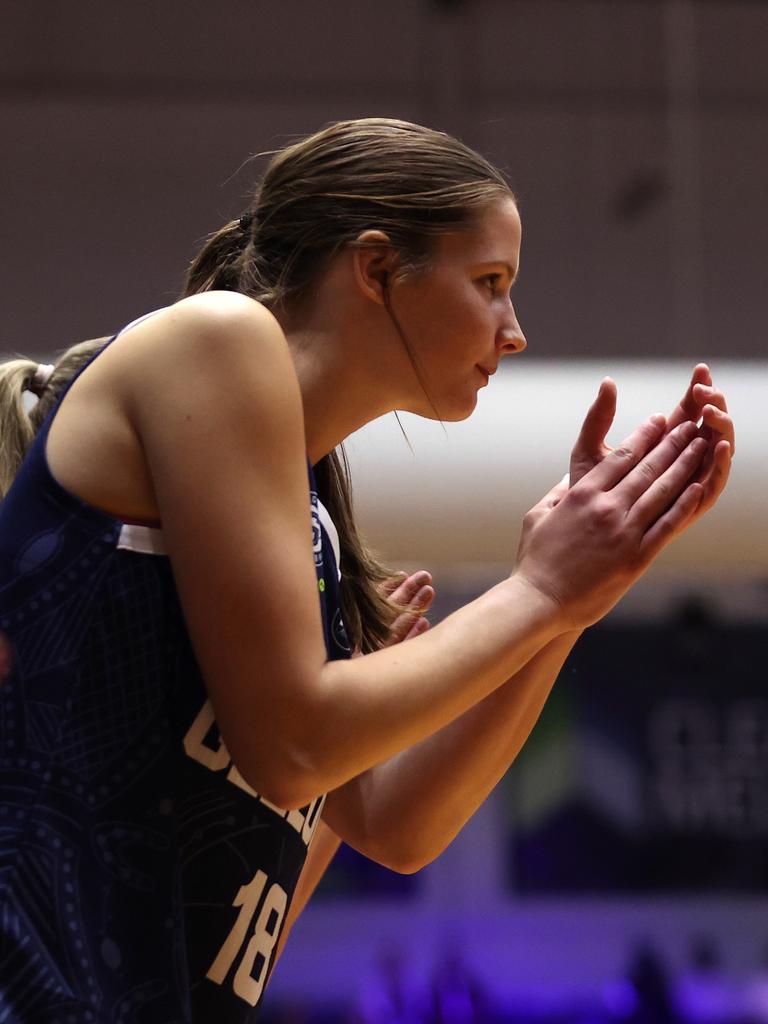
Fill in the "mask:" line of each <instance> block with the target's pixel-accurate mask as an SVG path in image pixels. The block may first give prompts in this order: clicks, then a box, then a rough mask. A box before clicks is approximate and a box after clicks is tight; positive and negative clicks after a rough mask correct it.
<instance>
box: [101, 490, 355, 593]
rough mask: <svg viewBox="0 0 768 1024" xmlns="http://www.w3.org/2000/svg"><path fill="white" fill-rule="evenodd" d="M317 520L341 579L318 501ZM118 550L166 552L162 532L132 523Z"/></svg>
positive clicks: (333, 537)
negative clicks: (331, 551)
mask: <svg viewBox="0 0 768 1024" xmlns="http://www.w3.org/2000/svg"><path fill="white" fill-rule="evenodd" d="M317 518H318V519H319V520H320V523H321V525H322V527H323V529H324V530H325V532H326V533H327V534H328V539H329V540H330V542H331V547H332V548H333V554H334V556H335V558H336V572H337V573H338V577H339V579H341V569H340V568H339V566H340V564H341V548H340V546H339V534H338V531H337V529H336V527H335V526H334V525H333V520H332V519H331V517H330V515H329V513H328V509H327V508H326V507H325V505H324V504H323V503H322V501H320V500H319V499H318V502H317ZM117 546H118V548H122V549H123V550H124V551H136V552H137V553H138V554H140V555H167V554H168V551H167V549H166V547H165V539H164V537H163V531H162V530H158V529H156V528H155V527H153V526H137V525H135V524H133V523H123V526H122V529H121V530H120V536H119V537H118V539H117Z"/></svg>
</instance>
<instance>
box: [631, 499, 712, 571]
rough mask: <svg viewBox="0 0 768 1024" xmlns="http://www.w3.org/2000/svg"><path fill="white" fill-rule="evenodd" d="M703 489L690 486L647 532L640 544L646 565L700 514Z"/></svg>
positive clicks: (641, 554)
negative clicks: (699, 508)
mask: <svg viewBox="0 0 768 1024" xmlns="http://www.w3.org/2000/svg"><path fill="white" fill-rule="evenodd" d="M702 492H703V488H702V486H701V484H698V483H692V484H689V485H688V486H687V487H686V488H685V490H684V491H683V493H682V494H681V495H680V496H679V497H678V499H677V501H676V502H675V503H674V505H672V507H671V508H670V509H669V510H668V511H667V512H665V513H664V515H662V516H660V517H659V518H658V519H657V520H656V522H655V523H654V524H653V526H652V527H651V528H650V529H649V530H648V531H647V532H646V534H645V536H644V537H643V540H642V542H641V544H640V556H641V558H642V560H643V562H645V563H646V564H647V563H649V562H651V561H653V559H654V558H655V557H656V555H658V554H659V552H660V551H661V550H662V549H663V548H664V547H665V546H666V545H667V544H668V543H669V542H670V540H672V538H673V537H675V536H676V535H677V534H678V533H680V532H681V531H682V530H684V529H685V527H686V526H687V525H688V524H689V523H690V522H692V521H693V518H694V517H695V515H696V513H697V512H698V507H699V503H700V502H701V498H702Z"/></svg>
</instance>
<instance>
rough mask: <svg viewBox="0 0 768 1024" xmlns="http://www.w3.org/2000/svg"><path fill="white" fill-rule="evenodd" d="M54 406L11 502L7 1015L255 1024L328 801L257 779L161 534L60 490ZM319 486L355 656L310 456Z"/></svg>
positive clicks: (1, 893)
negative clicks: (222, 719)
mask: <svg viewBox="0 0 768 1024" xmlns="http://www.w3.org/2000/svg"><path fill="white" fill-rule="evenodd" d="M81 372H82V371H81ZM54 414H55V410H54V413H52V414H51V416H50V417H49V419H48V420H47V422H46V423H45V424H44V426H43V428H42V429H41V431H40V433H39V434H38V436H37V438H36V440H35V442H34V443H33V445H32V448H31V450H30V452H29V454H28V456H27V458H26V459H25V461H24V464H23V465H22V468H21V470H20V472H19V474H18V476H17V478H16V480H15V482H14V484H13V486H12V488H11V490H10V492H9V493H8V495H7V497H6V499H5V500H4V501H3V503H2V505H1V506H0V1021H2V1022H3V1024H53V1022H54V1021H57V1022H61V1024H64V1022H67V1024H81V1022H82V1024H84V1022H89V1024H95V1022H99V1024H100V1022H107V1021H108V1022H110V1024H170V1022H174V1021H184V1022H194V1024H203V1022H206V1024H213V1022H216V1024H230V1022H232V1024H235V1022H245V1021H250V1020H252V1019H253V1018H254V1016H255V1015H256V1012H257V1010H256V1008H257V1007H258V1004H259V1002H260V1000H261V997H262V994H263V991H264V986H265V983H266V980H267V978H268V975H269V971H270V968H271V964H272V960H273V954H274V950H275V946H276V943H277V939H278V936H279V933H280V929H281V926H282V923H283V921H284V919H285V915H286V911H287V909H288V906H289V904H290V900H291V896H292V893H293V890H294V887H295V885H296V881H297V879H298V876H299V874H300V872H301V869H302V866H303V863H304V859H305V856H306V851H307V848H308V845H309V843H310V841H311V839H312V835H313V833H314V831H315V828H316V826H317V823H318V821H319V818H320V814H321V810H322V805H323V799H324V798H323V797H319V798H318V799H317V800H315V801H313V803H312V804H310V805H309V806H308V807H305V808H303V809H302V810H300V811H290V812H286V811H283V810H281V809H280V808H279V807H275V806H274V805H272V804H270V803H269V802H268V801H267V800H265V799H264V798H261V797H259V795H258V794H256V793H255V792H254V791H253V790H252V789H251V788H250V787H249V786H248V784H247V783H246V782H245V781H244V779H243V778H242V777H241V776H240V774H239V772H238V771H237V769H236V768H235V766H234V765H233V764H232V763H231V760H230V757H229V754H228V752H227V750H226V747H225V746H224V745H223V743H222V741H221V738H220V736H219V733H218V730H217V726H216V722H215V720H214V717H213V714H212V711H211V706H210V704H209V702H208V699H207V695H206V690H205V686H204V683H203V680H202V677H201V674H200V670H199V668H198V666H197V663H196V660H195V657H194V654H193V651H192V647H191V644H190V639H189V636H188V633H187V630H186V626H185V623H184V619H183V616H182V612H181V608H180V605H179V600H178V597H177V594H176V590H175V587H174V582H173V576H172V572H171V566H170V563H169V560H168V558H167V556H166V555H165V553H164V547H163V536H162V530H161V529H158V528H152V527H147V526H140V525H135V524H133V525H127V524H125V523H123V522H120V521H118V520H116V519H115V518H113V517H112V516H110V515H108V514H107V513H105V512H103V511H101V510H99V509H96V508H94V507H93V506H90V505H88V504H87V503H85V502H83V501H82V500H80V499H79V498H77V497H75V496H74V495H72V494H71V493H69V492H68V491H66V490H65V489H64V488H62V487H61V486H60V485H59V484H58V483H57V481H56V480H55V479H54V478H53V476H52V475H51V473H50V470H49V468H48V464H47V461H46V454H45V444H46V438H47V435H48V430H49V427H50V422H51V420H52V417H53V415H54ZM308 498H309V503H310V510H311V517H312V527H313V531H314V538H313V540H314V551H315V566H316V572H317V580H318V592H319V600H320V603H321V608H322V615H323V628H324V631H325V641H326V647H327V652H328V657H329V658H330V659H333V658H343V657H348V656H349V651H348V649H347V647H348V645H347V641H346V636H345V633H344V627H343V624H342V622H341V617H340V612H339V593H338V570H337V566H338V539H337V537H336V535H335V530H334V528H333V524H332V523H331V522H330V520H329V518H328V515H327V513H326V511H325V509H324V508H323V506H322V504H321V503H320V502H319V501H318V498H317V494H316V491H315V486H314V479H313V476H312V471H311V468H310V469H309V487H308ZM216 599H217V595H216V594H211V600H212V601H215V600H216ZM270 683H271V684H273V685H279V680H275V681H270ZM264 685H269V684H264Z"/></svg>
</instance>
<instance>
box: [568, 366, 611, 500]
mask: <svg viewBox="0 0 768 1024" xmlns="http://www.w3.org/2000/svg"><path fill="white" fill-rule="evenodd" d="M615 415H616V384H615V382H614V381H613V380H611V378H610V377H606V378H605V379H604V380H603V381H601V383H600V387H599V389H598V392H597V397H596V398H595V400H594V402H593V403H592V405H590V407H589V409H588V410H587V415H586V416H585V417H584V422H583V424H582V426H581V430H580V432H579V436H578V438H577V439H576V444H575V445H574V446H573V451H572V452H571V465H570V476H571V482H572V483H576V482H577V481H578V480H580V479H581V478H582V476H584V474H585V473H588V472H589V470H590V469H592V467H593V466H594V465H595V464H596V463H597V462H600V460H601V459H602V458H603V457H604V456H605V455H606V454H607V451H606V445H605V438H606V436H607V434H608V431H609V430H610V429H611V425H612V424H613V419H614V416H615Z"/></svg>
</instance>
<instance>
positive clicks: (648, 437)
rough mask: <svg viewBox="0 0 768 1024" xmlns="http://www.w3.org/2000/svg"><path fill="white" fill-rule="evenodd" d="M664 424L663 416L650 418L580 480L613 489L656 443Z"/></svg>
mask: <svg viewBox="0 0 768 1024" xmlns="http://www.w3.org/2000/svg"><path fill="white" fill-rule="evenodd" d="M666 422H667V421H666V417H664V416H661V415H658V414H657V415H655V416H651V417H650V418H649V419H647V420H646V421H645V422H644V423H641V424H640V426H639V427H637V428H636V429H635V430H633V431H632V433H631V434H630V435H629V437H627V438H625V439H624V441H622V443H621V444H620V445H619V446H618V447H617V448H614V449H613V451H612V452H611V453H610V454H609V455H606V457H605V458H604V459H603V460H602V462H600V463H599V464H598V465H597V466H595V467H594V468H593V469H591V470H590V471H589V473H587V474H586V476H585V477H583V478H582V479H583V480H584V481H586V480H589V482H590V483H591V484H593V485H594V486H596V487H598V488H599V489H600V490H604V491H607V490H610V489H611V488H612V487H615V486H616V484H618V482H619V481H620V480H623V479H624V477H625V476H626V475H627V473H629V472H630V470H632V469H634V468H635V466H636V465H637V464H638V462H640V460H641V459H642V458H643V457H644V456H645V455H646V454H647V453H648V452H649V451H650V449H651V448H652V447H653V446H654V445H655V444H657V443H658V440H659V438H660V437H661V434H662V431H663V430H664V427H665V426H666ZM580 482H581V481H580ZM576 486H578V484H574V485H573V486H572V487H571V490H573V489H574V487H576Z"/></svg>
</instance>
